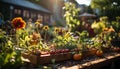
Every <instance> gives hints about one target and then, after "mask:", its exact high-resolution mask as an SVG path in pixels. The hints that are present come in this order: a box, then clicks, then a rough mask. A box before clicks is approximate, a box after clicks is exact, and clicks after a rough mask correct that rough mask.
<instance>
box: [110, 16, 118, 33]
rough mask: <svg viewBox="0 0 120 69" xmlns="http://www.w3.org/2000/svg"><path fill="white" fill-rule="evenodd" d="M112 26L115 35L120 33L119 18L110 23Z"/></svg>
mask: <svg viewBox="0 0 120 69" xmlns="http://www.w3.org/2000/svg"><path fill="white" fill-rule="evenodd" d="M112 26H113V28H114V29H115V31H116V32H117V33H118V32H120V17H119V16H118V17H116V21H112Z"/></svg>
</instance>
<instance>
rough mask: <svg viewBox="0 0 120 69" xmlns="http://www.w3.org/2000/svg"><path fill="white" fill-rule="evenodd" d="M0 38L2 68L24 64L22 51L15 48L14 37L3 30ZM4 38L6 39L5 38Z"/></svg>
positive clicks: (0, 62)
mask: <svg viewBox="0 0 120 69" xmlns="http://www.w3.org/2000/svg"><path fill="white" fill-rule="evenodd" d="M1 32H2V33H1V34H0V36H1V35H2V36H1V37H0V40H1V41H2V43H0V69H8V68H12V69H16V68H19V66H21V65H22V61H21V51H20V50H15V49H14V45H13V43H12V38H10V37H9V36H6V34H5V31H2V30H1ZM3 38H4V39H3Z"/></svg>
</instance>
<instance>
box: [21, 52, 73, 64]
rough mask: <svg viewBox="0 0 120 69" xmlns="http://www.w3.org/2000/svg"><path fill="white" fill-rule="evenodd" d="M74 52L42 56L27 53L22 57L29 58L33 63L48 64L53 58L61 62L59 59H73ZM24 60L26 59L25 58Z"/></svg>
mask: <svg viewBox="0 0 120 69" xmlns="http://www.w3.org/2000/svg"><path fill="white" fill-rule="evenodd" d="M72 56H73V55H72V54H71V53H61V54H55V55H50V54H48V55H41V56H37V55H33V54H30V55H27V54H22V57H23V58H24V59H28V60H29V62H30V63H32V64H48V63H52V59H54V60H55V62H59V61H65V60H69V59H72ZM23 61H24V60H23Z"/></svg>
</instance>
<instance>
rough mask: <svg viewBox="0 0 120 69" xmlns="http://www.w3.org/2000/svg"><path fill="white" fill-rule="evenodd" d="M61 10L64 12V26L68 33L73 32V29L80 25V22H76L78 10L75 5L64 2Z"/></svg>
mask: <svg viewBox="0 0 120 69" xmlns="http://www.w3.org/2000/svg"><path fill="white" fill-rule="evenodd" d="M63 9H64V11H65V14H64V18H65V21H66V24H67V26H68V28H69V29H70V31H73V30H74V29H75V27H76V26H77V25H79V24H80V22H79V21H78V20H77V16H78V11H79V10H80V9H79V8H76V7H75V4H73V3H71V2H66V3H65V6H64V7H63Z"/></svg>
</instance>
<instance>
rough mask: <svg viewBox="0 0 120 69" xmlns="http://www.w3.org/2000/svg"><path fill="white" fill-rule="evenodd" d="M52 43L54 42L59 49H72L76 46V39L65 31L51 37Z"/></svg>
mask: <svg viewBox="0 0 120 69" xmlns="http://www.w3.org/2000/svg"><path fill="white" fill-rule="evenodd" d="M53 43H55V44H56V46H57V48H59V49H70V50H71V49H74V48H76V47H77V40H76V39H75V38H74V37H73V36H72V35H71V34H70V32H68V33H66V34H65V35H64V36H57V37H56V38H55V39H53Z"/></svg>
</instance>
